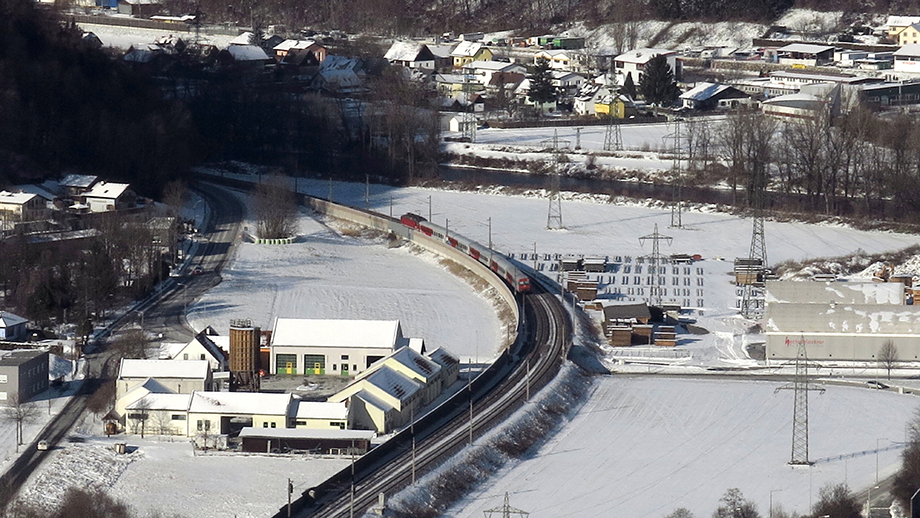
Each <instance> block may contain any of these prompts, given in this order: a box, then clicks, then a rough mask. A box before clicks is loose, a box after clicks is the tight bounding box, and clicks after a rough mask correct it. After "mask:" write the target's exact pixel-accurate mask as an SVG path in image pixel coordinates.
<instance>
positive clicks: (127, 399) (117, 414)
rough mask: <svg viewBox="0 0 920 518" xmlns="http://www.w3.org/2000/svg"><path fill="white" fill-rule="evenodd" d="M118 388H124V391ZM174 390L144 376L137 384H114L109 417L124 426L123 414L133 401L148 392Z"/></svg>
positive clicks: (168, 392)
mask: <svg viewBox="0 0 920 518" xmlns="http://www.w3.org/2000/svg"><path fill="white" fill-rule="evenodd" d="M119 388H122V389H126V390H124V391H121V390H119ZM175 393H176V391H175V390H173V389H171V388H169V387H167V386H166V385H164V384H162V383H160V382H159V381H157V380H155V379H153V378H145V379H143V380H142V381H140V382H139V383H137V384H134V385H131V386H130V387H125V386H122V387H119V385H118V384H117V383H116V385H115V406H114V408H113V409H112V411H111V412H110V413H109V417H110V418H112V419H114V420H116V421H118V422H119V423H120V424H121V425H122V427H123V428H124V426H125V424H126V423H125V414H126V413H127V408H128V407H129V406H131V405H132V404H133V403H134V402H135V401H137V400H139V399H141V398H143V397H145V396H147V395H148V394H175Z"/></svg>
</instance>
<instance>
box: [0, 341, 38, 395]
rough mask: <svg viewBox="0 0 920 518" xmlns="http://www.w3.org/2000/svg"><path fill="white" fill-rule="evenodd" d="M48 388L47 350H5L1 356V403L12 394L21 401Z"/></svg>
mask: <svg viewBox="0 0 920 518" xmlns="http://www.w3.org/2000/svg"><path fill="white" fill-rule="evenodd" d="M46 390H48V352H47V351H4V352H3V355H2V356H0V403H2V402H3V401H7V400H8V399H9V397H10V394H13V393H15V394H17V395H18V397H19V402H25V401H28V400H30V399H32V398H33V397H34V396H35V395H36V394H40V393H42V392H44V391H46Z"/></svg>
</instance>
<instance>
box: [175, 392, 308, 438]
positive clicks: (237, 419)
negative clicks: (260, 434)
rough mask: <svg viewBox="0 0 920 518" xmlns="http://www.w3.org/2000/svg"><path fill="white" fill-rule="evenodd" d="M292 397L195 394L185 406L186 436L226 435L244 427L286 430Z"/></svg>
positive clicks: (222, 393)
mask: <svg viewBox="0 0 920 518" xmlns="http://www.w3.org/2000/svg"><path fill="white" fill-rule="evenodd" d="M292 398H293V395H291V394H268V393H260V392H201V391H195V392H193V393H192V395H191V400H190V402H189V406H188V435H189V437H191V436H194V435H198V434H202V433H210V434H215V435H226V434H231V433H233V432H238V431H239V430H240V429H242V428H243V427H246V426H252V427H255V428H287V427H288V426H287V425H288V422H289V421H290V420H291V411H292V405H291V401H292Z"/></svg>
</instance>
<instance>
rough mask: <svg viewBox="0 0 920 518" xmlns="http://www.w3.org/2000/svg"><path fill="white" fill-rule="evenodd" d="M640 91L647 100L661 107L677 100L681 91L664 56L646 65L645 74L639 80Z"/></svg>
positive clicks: (654, 58)
mask: <svg viewBox="0 0 920 518" xmlns="http://www.w3.org/2000/svg"><path fill="white" fill-rule="evenodd" d="M639 91H640V92H641V93H642V96H643V97H645V100H646V101H647V102H649V103H654V104H657V105H659V106H667V105H669V104H671V103H672V102H674V100H675V99H677V96H678V95H680V90H678V89H677V83H675V82H674V73H673V72H672V71H671V66H670V65H668V60H667V58H665V57H664V56H655V57H653V58H652V59H650V60H649V62H648V64H646V65H645V73H644V74H643V75H642V79H640V80H639Z"/></svg>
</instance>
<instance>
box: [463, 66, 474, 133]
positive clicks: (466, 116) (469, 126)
mask: <svg viewBox="0 0 920 518" xmlns="http://www.w3.org/2000/svg"><path fill="white" fill-rule="evenodd" d="M465 70H466V71H465V72H464V74H463V101H464V102H465V103H466V106H464V107H463V120H462V121H460V131H461V135H462V137H463V139H464V141H466V142H475V141H476V114H475V113H474V111H473V106H474V105H473V87H474V86H475V82H474V80H473V76H472V74H471V73H470V69H469V68H467V69H465Z"/></svg>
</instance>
